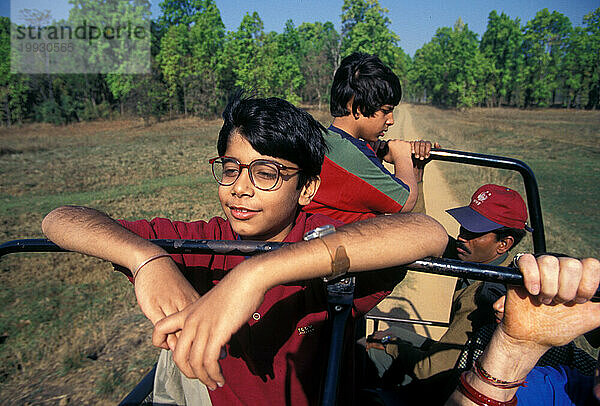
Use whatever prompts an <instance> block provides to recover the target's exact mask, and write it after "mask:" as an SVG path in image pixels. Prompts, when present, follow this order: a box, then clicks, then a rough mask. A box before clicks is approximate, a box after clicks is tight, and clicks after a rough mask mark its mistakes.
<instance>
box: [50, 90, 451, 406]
mask: <svg viewBox="0 0 600 406" xmlns="http://www.w3.org/2000/svg"><path fill="white" fill-rule="evenodd" d="M223 119H224V124H223V127H222V128H221V131H220V133H219V139H218V142H217V150H218V153H219V157H217V158H214V159H211V160H210V164H211V165H212V171H213V175H214V177H215V180H216V181H217V182H218V184H219V187H218V195H219V200H220V202H221V206H222V208H223V212H224V214H225V217H226V219H223V218H220V217H215V218H213V219H211V220H209V221H208V222H205V221H194V222H179V221H171V220H168V219H163V218H156V219H154V220H151V221H147V220H139V221H134V222H129V221H123V220H119V221H115V220H112V219H111V218H109V217H108V216H107V215H105V214H104V213H101V212H99V211H96V210H94V209H89V208H83V207H72V206H63V207H60V208H58V209H55V210H54V211H52V212H51V213H50V214H48V215H47V216H46V218H45V219H44V221H43V224H42V228H43V230H44V233H45V234H46V235H47V236H48V238H50V239H51V240H52V241H54V242H55V243H57V244H59V245H60V246H62V247H63V248H66V249H69V250H72V251H78V252H81V253H84V254H88V255H93V256H96V257H100V258H103V259H106V260H109V261H111V262H113V263H115V264H118V265H120V266H121V267H123V268H121V270H122V271H123V272H125V273H126V274H129V271H128V270H131V273H130V279H131V281H132V282H133V283H134V286H135V292H136V296H137V300H138V303H139V305H140V307H141V309H142V311H143V312H144V314H145V315H146V316H147V317H148V318H149V319H150V320H151V321H152V323H153V324H155V325H157V323H158V322H159V321H160V320H161V319H164V318H165V317H166V316H169V315H173V316H176V315H185V316H186V317H190V320H191V319H194V318H197V317H200V316H210V315H211V314H207V312H206V311H205V309H200V310H196V307H194V306H190V304H197V303H199V302H200V301H199V300H198V299H200V298H202V299H206V298H208V297H211V298H213V300H214V298H215V296H216V297H217V303H219V304H220V306H218V308H215V307H214V306H213V307H211V309H210V310H209V312H208V313H212V314H215V315H217V314H223V312H225V317H221V316H219V321H220V322H221V323H224V324H225V325H226V326H228V327H230V328H231V326H234V327H235V328H233V330H234V333H232V335H230V336H228V337H227V339H226V342H227V345H226V346H225V347H224V348H223V354H222V355H223V358H222V359H221V360H220V361H219V364H220V370H219V373H220V371H222V376H224V377H225V378H227V385H225V386H223V387H221V388H220V389H218V390H214V389H216V388H217V386H222V385H223V380H214V379H209V378H207V376H206V375H205V374H199V373H198V372H197V371H198V368H197V365H198V364H197V362H196V361H197V360H198V357H200V359H201V358H202V355H203V351H202V344H203V340H204V338H203V337H205V335H206V334H209V335H213V336H214V335H219V334H220V333H221V330H222V329H216V330H213V329H211V330H209V331H205V330H202V329H194V328H192V327H189V328H186V326H189V325H191V322H188V321H186V322H185V324H183V325H178V326H177V327H176V328H175V329H174V330H173V331H172V332H169V333H167V334H166V335H165V337H166V338H164V340H159V339H156V337H155V339H154V343H155V345H157V346H160V347H162V348H165V349H171V350H174V351H173V356H171V352H170V351H169V352H167V351H163V352H161V356H160V359H159V364H158V368H157V375H156V380H155V386H154V396H155V398H154V402H155V403H160V404H184V403H192V404H211V403H212V404H215V405H232V404H275V405H280V404H294V405H305V404H315V403H317V402H318V397H319V393H320V381H321V377H322V373H323V371H324V368H323V367H324V365H325V363H324V361H325V360H326V358H327V357H326V356H327V343H328V341H329V332H328V331H327V329H326V328H324V327H325V320H326V317H327V303H326V289H325V284H324V281H323V280H322V279H321V278H320V277H323V276H331V275H332V274H333V273H337V272H338V271H341V272H345V271H348V272H358V271H363V270H366V269H377V268H382V267H388V266H391V264H390V262H389V261H390V260H391V259H393V260H394V264H397V263H409V262H412V261H414V260H416V259H418V258H422V257H424V256H430V255H439V254H440V253H441V251H442V250H443V246H444V245H445V242H446V236H445V233H444V231H443V228H442V227H441V226H440V225H439V224H438V223H437V222H435V220H433V219H430V218H428V217H426V216H423V215H410V214H409V215H403V216H401V217H398V218H396V217H390V218H386V219H384V220H386V221H374V222H371V223H369V224H363V225H360V226H358V225H357V226H350V227H351V228H349V229H348V231H341V232H340V233H335V234H333V235H327V236H325V237H322V238H318V240H320V241H311V242H309V245H308V246H309V248H310V249H311V250H312V251H310V254H311V255H309V256H308V257H306V256H305V257H303V259H302V260H298V261H294V260H290V259H289V257H285V258H288V259H282V260H281V261H275V263H274V264H273V263H272V262H271V264H272V265H271V266H269V267H267V268H266V269H264V268H261V264H264V261H266V260H267V259H268V258H273V256H263V255H261V256H258V257H257V258H252V259H249V260H247V261H244V260H245V258H243V257H235V256H224V255H168V254H167V253H166V252H165V251H164V250H162V249H161V248H159V247H157V246H155V245H154V244H152V243H150V242H148V241H146V240H145V239H155V238H160V239H220V240H236V239H249V240H260V241H275V242H281V241H284V242H297V241H301V240H302V237H303V235H304V234H305V233H307V232H308V231H310V230H313V229H315V228H316V227H320V226H326V225H333V226H339V225H341V223H340V222H339V221H336V220H332V219H330V218H328V217H326V216H323V215H319V214H314V215H313V214H307V213H306V212H303V211H301V210H300V209H301V207H303V206H305V205H307V204H308V203H309V202H310V201H311V199H312V198H313V197H314V195H315V193H316V192H317V190H318V187H319V183H320V178H319V172H320V170H321V164H322V162H323V157H324V153H325V150H326V146H325V141H324V139H323V132H324V128H323V127H322V126H321V125H320V124H318V123H317V122H316V121H315V120H314V119H313V118H312V117H311V116H310V115H309V114H307V113H306V112H304V111H302V110H299V109H297V108H296V107H294V106H292V105H291V104H289V103H287V102H285V101H283V100H280V99H276V98H269V99H252V98H242V97H241V96H240V95H238V96H236V97H234V98H233V99H232V101H230V103H229V104H228V106H227V108H226V109H225V111H224V113H223ZM385 231H388V232H387V233H386V232H385ZM336 234H337V235H336ZM338 235H339V236H338ZM341 235H345V239H343V240H341V238H342V237H341ZM364 235H377V236H378V237H381V238H386V239H387V241H391V243H393V245H394V247H395V254H394V255H390V256H389V257H388V258H385V259H384V258H381V255H379V250H380V249H381V246H382V241H381V240H379V241H378V239H377V238H373V237H372V236H371V237H369V238H370V240H371V241H375V242H377V243H376V244H371V242H369V241H365V238H364ZM352 242H353V244H351V243H352ZM342 243H345V244H346V245H345V247H346V248H347V251H346V250H345V249H341V248H340V247H342V248H344V245H342ZM369 244H371V245H369ZM363 245H364V247H365V249H364V250H363V249H361V248H359V247H362V246H363ZM369 250H370V251H369ZM284 252H286V251H284ZM344 257H345V258H344ZM275 258H277V257H275ZM245 264H248V265H245ZM251 264H252V265H251ZM242 265H244V266H243V267H242ZM248 268H250V269H248ZM334 270H335V272H334ZM403 276H404V272H402V271H398V270H397V269H393V270H390V271H381V272H374V273H368V274H362V275H359V276H357V282H356V285H357V287H356V290H355V299H354V308H353V315H354V316H355V317H359V316H360V315H362V314H364V313H366V312H367V311H368V310H370V309H371V308H372V307H373V306H375V305H376V304H377V303H378V302H379V301H380V300H381V299H382V298H383V297H385V295H386V294H387V293H389V291H390V290H391V289H392V288H393V286H394V285H395V284H396V283H397V282H399V280H401V279H402V277H403ZM282 283H286V284H285V285H282ZM215 286H219V289H213V287H215ZM227 287H231V289H230V290H229V289H227ZM224 291H225V295H226V296H227V297H223V298H222V299H218V298H219V296H218V295H222V294H223V292H224ZM257 291H259V292H260V293H259V296H260V297H261V298H262V299H261V301H260V303H255V302H254V301H252V303H247V301H250V300H251V299H250V298H253V297H256V292H257ZM251 293H252V294H251ZM232 297H234V298H236V300H235V305H234V306H233V308H230V307H227V306H226V304H227V303H226V302H227V300H229V301H231V298H232ZM228 303H229V304H231V303H230V302H228ZM254 305H256V308H254V307H253V306H254ZM246 308H252V309H253V310H252V312H253V313H250V314H246V313H244V312H242V311H241V310H240V309H246ZM182 310H183V311H182ZM238 313H241V314H238ZM178 317H179V316H178ZM174 319H175V320H177V317H172V318H170V319H169V320H170V321H169V322H168V323H167V322H166V319H165V322H164V323H167V325H166V326H164V323H163V327H164V328H166V327H170V326H171V324H170V323H172V320H174ZM179 319H180V318H179ZM176 333H177V334H176ZM179 334H181V335H179ZM350 334H351V333H350ZM155 335H156V332H155ZM178 335H179V338H178ZM182 349H186V351H183V350H182ZM190 349H191V350H190ZM187 350H190V351H189V352H188V351H187ZM345 356H346V362H348V361H350V359H351V357H352V354H351V353H348V354H345ZM211 361H214V362H216V361H217V360H216V359H211ZM201 364H202V365H204V363H203V361H201ZM176 366H177V367H179V369H178V368H177V367H176ZM194 366H196V368H194ZM180 370H181V371H182V372H183V373H184V374H185V375H186V376H188V377H192V378H199V379H201V380H202V381H203V382H205V383H206V384H207V385H208V387H209V389H212V391H211V392H210V394H209V393H208V391H207V390H206V387H205V386H203V385H201V384H200V383H199V381H198V380H196V379H188V378H186V376H184V375H183V374H181V372H180ZM352 372H353V371H352V368H351V364H346V367H345V368H344V369H343V373H342V382H344V383H345V384H346V385H351V384H352ZM212 373H213V374H212V376H215V372H214V369H213V370H212ZM340 393H341V396H342V399H341V400H342V401H344V402H351V399H352V390H351V386H347V387H346V389H345V390H344V389H342V390H341V391H340Z"/></svg>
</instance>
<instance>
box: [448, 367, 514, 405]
mask: <svg viewBox="0 0 600 406" xmlns="http://www.w3.org/2000/svg"><path fill="white" fill-rule="evenodd" d="M467 372H468V371H465V372H463V373H462V374H461V375H460V385H458V390H459V391H460V393H462V394H463V395H465V396H466V397H467V399H469V400H470V401H471V402H473V403H475V404H476V405H479V406H515V405H516V404H517V397H516V396H513V398H512V399H511V400H509V401H506V402H502V401H500V400H495V399H492V398H488V397H487V396H486V395H484V394H483V393H481V392H479V391H478V390H477V389H475V388H474V387H472V386H471V385H469V383H468V382H467V380H466V378H465V376H466V374H467Z"/></svg>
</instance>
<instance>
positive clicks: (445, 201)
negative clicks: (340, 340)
mask: <svg viewBox="0 0 600 406" xmlns="http://www.w3.org/2000/svg"><path fill="white" fill-rule="evenodd" d="M410 109H411V106H410V105H406V104H401V105H400V106H398V107H397V108H396V110H395V111H394V118H395V121H396V123H395V124H394V125H393V126H392V127H390V128H389V130H388V132H387V134H386V138H397V139H405V140H418V139H431V137H428V136H427V134H421V133H419V132H418V131H417V129H415V128H414V126H413V123H412V119H411V116H410ZM434 141H435V140H434ZM442 165H443V164H442ZM423 185H424V194H425V208H426V210H427V214H428V215H430V216H432V217H434V218H435V219H437V220H438V221H439V222H440V223H442V225H443V226H444V227H445V228H446V230H448V233H449V234H450V235H456V234H457V233H458V223H457V222H456V221H455V220H454V219H453V218H452V217H451V216H450V215H448V214H447V213H446V212H445V210H446V209H448V208H451V207H458V206H460V205H461V204H460V203H459V202H457V201H456V199H455V197H454V195H453V193H452V191H451V189H450V188H449V187H448V185H447V183H446V181H445V180H444V178H443V177H442V176H441V170H440V165H439V164H438V163H437V162H432V163H429V164H428V165H427V167H426V169H425V176H424V183H423ZM454 284H455V278H451V277H446V276H436V275H428V274H424V273H418V272H412V271H411V272H409V273H408V274H407V276H406V278H405V279H404V281H402V283H400V284H399V285H398V286H397V287H396V289H394V291H393V292H392V294H391V295H390V296H389V297H388V298H387V299H386V300H384V301H383V302H381V303H380V304H379V306H377V308H375V309H373V311H372V313H378V314H382V313H383V314H384V315H391V316H395V317H401V318H410V319H418V320H430V321H442V322H446V321H448V318H449V315H450V303H451V302H452V293H453V291H454ZM396 325H399V326H401V327H404V328H405V329H406V330H409V331H411V332H416V333H417V334H419V335H421V336H425V337H430V338H433V339H437V338H439V337H440V336H441V335H442V334H443V333H444V332H445V330H446V329H445V328H443V327H424V326H420V325H415V324H404V323H403V324H396ZM385 326H386V324H385V323H380V327H379V329H380V330H382V329H384V328H385ZM370 327H371V325H369V326H368V330H370ZM410 334H411V333H409V336H408V337H405V338H406V339H411V337H410ZM417 338H418V337H417ZM417 341H418V340H417Z"/></svg>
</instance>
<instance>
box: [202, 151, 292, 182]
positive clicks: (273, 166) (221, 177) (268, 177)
mask: <svg viewBox="0 0 600 406" xmlns="http://www.w3.org/2000/svg"><path fill="white" fill-rule="evenodd" d="M208 162H209V163H210V164H211V165H212V173H213V176H214V177H215V180H216V181H217V182H218V183H219V185H221V186H231V185H233V184H234V183H235V181H236V180H237V179H238V178H239V177H240V173H241V172H242V169H244V168H246V169H248V175H249V176H250V182H252V184H253V185H254V186H256V187H257V188H258V189H260V190H273V189H275V187H277V185H278V183H279V178H280V177H282V174H281V171H283V170H295V171H299V170H300V168H292V167H289V166H285V165H282V164H280V163H279V162H275V161H270V160H268V159H255V160H254V161H252V162H250V163H249V164H242V163H240V161H238V160H237V159H235V158H230V157H227V156H220V157H218V158H213V159H210V160H209V161H208Z"/></svg>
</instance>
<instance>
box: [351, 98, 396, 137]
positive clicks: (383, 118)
mask: <svg viewBox="0 0 600 406" xmlns="http://www.w3.org/2000/svg"><path fill="white" fill-rule="evenodd" d="M357 124H358V128H359V134H358V137H359V138H362V139H363V140H365V141H377V140H378V139H379V137H383V136H384V133H385V132H386V131H387V130H388V127H390V126H392V125H394V106H392V105H391V104H384V105H383V106H382V107H381V108H380V109H379V110H377V111H376V112H375V114H374V115H373V116H371V117H365V116H363V115H362V113H360V112H359V115H358V120H357Z"/></svg>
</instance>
